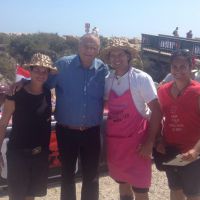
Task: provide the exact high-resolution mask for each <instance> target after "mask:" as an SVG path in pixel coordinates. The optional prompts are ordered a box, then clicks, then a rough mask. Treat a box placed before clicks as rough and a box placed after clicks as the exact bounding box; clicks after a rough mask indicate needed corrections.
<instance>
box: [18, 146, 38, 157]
mask: <svg viewBox="0 0 200 200" xmlns="http://www.w3.org/2000/svg"><path fill="white" fill-rule="evenodd" d="M20 151H21V152H23V153H25V154H28V155H37V154H39V153H41V152H42V147H41V146H38V147H35V148H33V149H21V150H20Z"/></svg>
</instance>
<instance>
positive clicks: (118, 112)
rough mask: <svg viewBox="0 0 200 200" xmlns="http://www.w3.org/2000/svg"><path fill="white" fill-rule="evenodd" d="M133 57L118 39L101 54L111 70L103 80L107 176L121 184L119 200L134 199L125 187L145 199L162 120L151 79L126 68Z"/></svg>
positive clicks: (135, 70)
mask: <svg viewBox="0 0 200 200" xmlns="http://www.w3.org/2000/svg"><path fill="white" fill-rule="evenodd" d="M134 54H135V50H134V48H133V47H132V46H131V45H130V44H129V43H128V41H125V40H122V39H117V38H115V39H112V40H110V41H109V45H108V47H106V48H105V49H104V50H103V51H102V54H101V55H102V57H103V58H104V61H105V62H107V63H108V64H110V65H111V66H112V68H113V69H114V71H112V72H111V73H110V75H109V77H108V78H107V80H106V89H105V90H106V92H105V93H106V97H107V100H108V101H107V106H108V120H107V137H106V139H107V140H106V141H107V161H108V168H109V174H110V176H111V177H112V178H113V179H114V180H116V181H117V182H119V183H120V186H121V187H120V188H121V192H120V200H131V199H133V195H132V190H131V192H130V191H129V192H127V191H128V188H129V187H128V186H131V187H132V189H133V192H134V195H135V199H136V200H147V199H148V190H149V187H150V183H151V152H152V147H153V143H154V138H155V135H156V133H157V132H158V129H159V124H160V119H161V114H160V109H159V104H158V101H157V95H156V89H155V87H154V83H153V81H152V79H151V78H150V76H148V75H147V74H146V73H144V72H142V71H140V70H137V69H135V68H133V67H131V66H130V65H129V62H130V60H131V59H132V58H133V56H134ZM147 105H148V106H147ZM150 113H151V114H150ZM125 184H126V185H125ZM131 187H130V188H131ZM123 188H125V190H126V191H125V190H124V189H123Z"/></svg>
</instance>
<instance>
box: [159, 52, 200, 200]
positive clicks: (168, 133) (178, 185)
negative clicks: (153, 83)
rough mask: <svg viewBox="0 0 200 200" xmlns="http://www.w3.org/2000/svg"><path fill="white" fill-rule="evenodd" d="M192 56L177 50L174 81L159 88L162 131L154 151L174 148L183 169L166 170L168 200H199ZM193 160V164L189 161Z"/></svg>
mask: <svg viewBox="0 0 200 200" xmlns="http://www.w3.org/2000/svg"><path fill="white" fill-rule="evenodd" d="M191 70H192V56H191V54H190V52H189V51H186V50H184V49H180V50H178V51H175V52H174V53H173V54H172V56H171V74H172V75H173V77H174V80H173V81H171V82H169V83H166V84H164V85H162V86H160V87H159V89H158V97H159V102H160V106H161V110H162V113H163V132H162V135H161V138H160V139H159V141H160V142H159V143H158V145H157V151H159V152H160V153H163V154H165V149H166V148H167V147H170V148H176V149H177V150H178V151H179V152H180V153H181V157H182V160H185V161H188V162H191V163H190V164H188V165H186V166H183V167H178V166H177V167H171V168H167V169H166V175H167V178H168V185H169V188H170V199H171V200H185V199H187V200H200V170H199V169H200V159H199V160H197V158H198V156H199V154H200V123H199V121H200V84H199V83H198V82H196V81H193V80H192V79H191ZM192 161H193V162H192Z"/></svg>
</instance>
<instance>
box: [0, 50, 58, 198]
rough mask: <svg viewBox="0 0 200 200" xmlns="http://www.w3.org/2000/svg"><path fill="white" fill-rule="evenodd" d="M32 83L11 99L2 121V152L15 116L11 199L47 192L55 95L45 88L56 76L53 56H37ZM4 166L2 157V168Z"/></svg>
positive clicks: (10, 150) (10, 158) (11, 140)
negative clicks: (49, 78) (53, 75)
mask: <svg viewBox="0 0 200 200" xmlns="http://www.w3.org/2000/svg"><path fill="white" fill-rule="evenodd" d="M26 67H29V70H30V75H31V80H30V81H29V82H28V83H27V84H26V85H24V87H22V88H21V89H20V90H19V91H18V92H16V93H15V95H13V96H7V97H6V100H5V104H4V109H3V114H2V118H1V120H0V149H1V146H2V143H3V140H4V137H5V133H6V127H7V125H8V122H9V120H10V118H11V117H12V131H11V133H10V137H9V142H8V150H7V166H8V178H7V181H8V192H9V198H10V199H11V200H33V199H34V197H35V196H44V195H46V192H47V177H48V155H49V140H50V133H51V93H50V91H49V90H48V89H46V88H45V87H44V82H45V81H46V80H47V78H48V74H49V73H56V71H57V70H56V69H55V68H53V66H52V61H51V59H50V57H49V56H47V55H44V54H41V53H37V54H34V55H33V57H32V59H31V62H30V63H29V64H28V65H26ZM3 165H4V163H3V159H2V155H0V167H1V168H2V167H3Z"/></svg>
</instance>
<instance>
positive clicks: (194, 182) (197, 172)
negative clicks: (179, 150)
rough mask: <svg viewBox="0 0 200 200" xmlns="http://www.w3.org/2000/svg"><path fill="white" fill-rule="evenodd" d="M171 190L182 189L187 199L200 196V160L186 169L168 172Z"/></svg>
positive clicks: (180, 168) (170, 169) (169, 170)
mask: <svg viewBox="0 0 200 200" xmlns="http://www.w3.org/2000/svg"><path fill="white" fill-rule="evenodd" d="M166 174H167V178H168V184H169V188H170V189H171V190H179V189H182V190H183V192H184V194H185V195H186V196H187V197H190V196H191V197H193V196H199V195H200V159H199V160H197V161H195V162H193V163H191V164H189V165H186V166H184V167H172V168H169V169H167V170H166Z"/></svg>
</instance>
